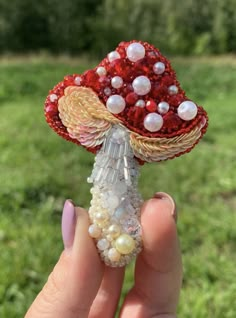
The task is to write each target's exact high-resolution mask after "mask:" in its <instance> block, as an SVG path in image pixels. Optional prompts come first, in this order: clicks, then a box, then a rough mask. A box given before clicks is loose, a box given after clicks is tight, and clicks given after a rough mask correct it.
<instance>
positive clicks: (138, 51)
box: [126, 42, 145, 62]
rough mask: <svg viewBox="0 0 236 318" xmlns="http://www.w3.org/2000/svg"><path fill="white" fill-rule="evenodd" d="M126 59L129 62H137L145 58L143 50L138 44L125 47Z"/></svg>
mask: <svg viewBox="0 0 236 318" xmlns="http://www.w3.org/2000/svg"><path fill="white" fill-rule="evenodd" d="M126 54H127V57H128V59H129V60H130V61H131V62H136V61H138V60H141V59H142V58H144V56H145V48H144V46H143V45H142V44H140V43H137V42H135V43H131V44H130V45H129V46H128V47H127V51H126Z"/></svg>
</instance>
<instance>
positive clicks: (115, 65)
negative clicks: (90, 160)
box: [45, 41, 208, 267]
mask: <svg viewBox="0 0 236 318" xmlns="http://www.w3.org/2000/svg"><path fill="white" fill-rule="evenodd" d="M45 116H46V120H47V122H48V124H49V125H50V126H51V128H53V129H54V130H55V131H56V132H57V134H59V135H60V136H62V137H63V138H65V139H67V140H69V141H72V142H74V143H76V144H78V145H81V146H83V147H85V148H86V149H87V150H88V151H90V152H93V153H95V154H96V157H95V163H94V167H93V171H92V174H91V176H90V177H89V178H88V182H90V183H92V184H93V187H92V189H91V193H92V201H91V206H90V209H89V217H90V222H91V225H90V227H89V229H88V231H89V234H90V236H91V237H93V238H94V239H95V242H96V246H97V249H98V251H99V253H100V255H101V258H102V260H103V261H104V262H105V263H106V264H107V265H109V266H115V267H116V266H124V265H126V264H128V263H129V262H130V261H131V260H132V258H133V257H135V256H136V255H137V254H138V253H139V252H140V251H141V248H142V239H141V226H140V207H141V204H142V198H141V196H140V194H139V193H138V189H137V183H138V170H139V169H138V168H139V165H140V164H143V163H145V162H156V161H162V160H167V159H172V158H174V157H177V156H180V155H182V154H184V153H187V152H189V151H190V150H191V149H192V148H193V147H194V146H195V145H196V144H197V143H198V141H199V140H200V138H201V137H202V136H203V134H204V133H205V132H206V129H207V124H208V117H207V114H206V112H205V111H204V109H203V108H202V107H201V106H198V105H196V104H195V103H194V102H192V101H191V100H189V99H188V98H187V96H186V95H185V92H184V91H183V89H182V88H181V87H180V84H179V82H178V81H177V79H176V75H175V72H174V70H173V69H172V67H171V65H170V62H169V61H168V59H166V58H165V57H164V56H163V55H162V54H161V53H160V51H159V50H158V49H156V48H155V47H154V46H152V45H150V44H148V43H146V42H141V41H131V42H122V43H120V44H119V46H118V47H117V48H116V50H115V51H113V52H111V53H109V54H108V55H107V57H105V58H104V59H103V60H102V61H101V63H100V64H99V65H98V66H97V67H95V68H94V69H92V70H89V71H86V72H85V73H83V74H82V75H79V74H74V75H69V76H65V78H64V80H63V81H62V82H60V83H59V84H57V85H56V86H55V87H54V88H53V89H52V90H51V91H50V93H49V95H48V96H47V99H46V102H45Z"/></svg>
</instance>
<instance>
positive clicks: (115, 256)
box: [107, 247, 121, 262]
mask: <svg viewBox="0 0 236 318" xmlns="http://www.w3.org/2000/svg"><path fill="white" fill-rule="evenodd" d="M107 256H108V258H109V259H110V261H112V262H117V261H119V259H120V257H121V255H120V253H119V252H118V251H117V249H116V248H114V247H112V248H110V249H109V251H108V254H107Z"/></svg>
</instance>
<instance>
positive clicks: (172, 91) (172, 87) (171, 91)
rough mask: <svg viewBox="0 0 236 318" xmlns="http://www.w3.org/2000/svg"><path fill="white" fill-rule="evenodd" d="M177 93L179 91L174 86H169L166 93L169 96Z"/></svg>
mask: <svg viewBox="0 0 236 318" xmlns="http://www.w3.org/2000/svg"><path fill="white" fill-rule="evenodd" d="M178 91H179V89H178V87H177V86H176V85H171V86H169V88H168V92H169V94H170V95H175V94H177V93H178Z"/></svg>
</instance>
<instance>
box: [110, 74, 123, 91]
mask: <svg viewBox="0 0 236 318" xmlns="http://www.w3.org/2000/svg"><path fill="white" fill-rule="evenodd" d="M122 85H123V79H122V78H121V77H120V76H115V77H113V78H112V80H111V86H112V87H114V88H121V86H122Z"/></svg>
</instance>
